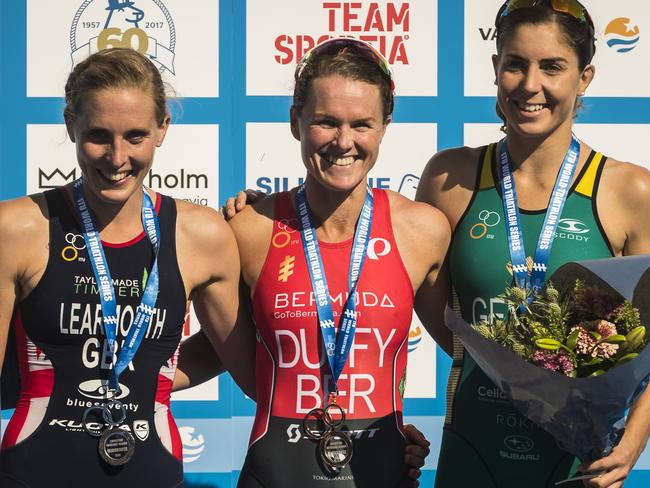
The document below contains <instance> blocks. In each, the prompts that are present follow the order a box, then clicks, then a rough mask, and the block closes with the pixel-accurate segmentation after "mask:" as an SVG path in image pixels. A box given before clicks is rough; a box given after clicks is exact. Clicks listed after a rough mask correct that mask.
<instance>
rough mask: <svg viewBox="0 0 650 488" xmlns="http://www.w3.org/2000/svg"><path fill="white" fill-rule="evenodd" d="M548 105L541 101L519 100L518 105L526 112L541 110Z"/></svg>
mask: <svg viewBox="0 0 650 488" xmlns="http://www.w3.org/2000/svg"><path fill="white" fill-rule="evenodd" d="M547 106H548V105H547V104H541V103H519V102H517V107H519V110H523V111H524V112H539V111H540V110H542V109H544V108H546V107H547Z"/></svg>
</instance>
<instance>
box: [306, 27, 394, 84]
mask: <svg viewBox="0 0 650 488" xmlns="http://www.w3.org/2000/svg"><path fill="white" fill-rule="evenodd" d="M345 51H352V52H354V53H356V54H359V55H360V56H362V57H364V58H366V59H368V60H370V61H372V62H374V63H375V64H376V65H377V66H378V67H379V69H381V71H382V72H383V73H384V74H385V75H386V76H387V77H388V79H389V80H390V89H391V91H393V90H394V89H395V84H394V82H393V75H392V73H391V71H390V67H389V65H388V61H386V58H384V56H382V54H381V53H380V52H379V51H377V50H376V49H375V48H374V47H372V46H371V45H370V44H368V43H366V42H364V41H359V40H358V39H352V38H349V37H336V38H334V39H328V40H327V41H325V42H322V43H321V44H318V45H317V46H315V47H314V48H312V49H310V50H309V51H308V52H307V53H306V54H305V55H304V56H303V57H302V58H301V59H300V61H299V62H298V65H297V66H296V74H295V77H296V80H298V79H300V77H301V76H302V73H303V71H304V70H305V67H306V66H307V65H308V64H309V62H310V61H311V60H312V59H313V58H314V56H315V55H317V54H319V55H322V54H338V53H342V52H345Z"/></svg>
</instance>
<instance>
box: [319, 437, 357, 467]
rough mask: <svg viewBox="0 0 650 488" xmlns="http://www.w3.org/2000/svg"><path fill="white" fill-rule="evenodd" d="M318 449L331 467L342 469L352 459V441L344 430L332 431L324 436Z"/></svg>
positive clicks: (325, 462)
mask: <svg viewBox="0 0 650 488" xmlns="http://www.w3.org/2000/svg"><path fill="white" fill-rule="evenodd" d="M318 450H319V453H320V457H321V459H322V460H323V463H324V464H325V465H326V466H327V467H329V468H331V469H341V468H343V467H345V466H346V465H347V464H348V463H349V462H350V460H351V459H352V441H351V440H350V438H349V437H348V436H347V435H345V434H344V433H342V432H337V431H334V432H330V433H329V434H328V435H326V436H325V437H323V438H322V439H321V440H320V443H319V445H318Z"/></svg>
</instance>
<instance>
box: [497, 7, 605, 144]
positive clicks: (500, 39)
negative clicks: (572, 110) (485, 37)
mask: <svg viewBox="0 0 650 488" xmlns="http://www.w3.org/2000/svg"><path fill="white" fill-rule="evenodd" d="M544 23H553V24H555V25H557V26H558V28H559V29H560V32H561V33H562V36H563V37H564V39H565V41H566V43H567V44H568V45H569V46H570V47H571V48H572V49H573V51H574V52H575V53H576V56H577V57H578V67H579V69H580V71H582V70H583V69H584V68H585V67H586V66H587V65H588V64H589V63H591V60H592V59H593V57H594V54H595V53H596V42H595V41H596V39H595V36H594V27H593V24H591V23H590V21H589V22H582V21H580V20H578V19H576V18H575V17H573V16H571V15H568V14H565V13H562V12H556V11H555V10H553V8H552V7H551V6H550V5H549V4H547V3H542V4H538V5H535V6H534V7H530V8H520V9H517V10H514V11H512V12H510V13H509V14H508V15H506V16H505V17H497V22H496V28H497V53H498V54H501V49H502V48H503V45H504V44H505V42H506V41H507V40H508V39H509V38H510V37H511V36H512V35H513V34H514V33H515V31H516V30H517V28H518V27H519V26H520V25H522V24H533V25H536V24H544ZM580 107H581V100H580V99H578V101H577V102H576V110H577V109H579V108H580ZM496 111H497V115H498V116H499V118H500V119H501V120H503V123H504V126H502V127H501V130H503V131H504V132H505V124H506V123H507V121H506V118H505V116H504V115H503V113H502V112H501V109H500V108H499V104H498V102H497V105H496Z"/></svg>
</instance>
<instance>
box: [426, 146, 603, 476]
mask: <svg viewBox="0 0 650 488" xmlns="http://www.w3.org/2000/svg"><path fill="white" fill-rule="evenodd" d="M496 160H497V158H496V144H491V145H490V146H488V147H487V148H484V150H483V151H482V153H481V161H480V164H479V168H478V172H477V179H476V186H475V190H474V194H473V196H472V199H471V201H470V203H469V205H468V207H467V209H466V211H465V213H464V214H463V216H462V218H461V219H460V221H459V223H458V225H457V227H456V229H455V231H454V236H453V239H452V244H451V250H450V253H451V254H450V270H451V277H452V284H453V289H454V298H455V300H454V302H455V306H456V309H457V311H459V312H460V314H461V315H462V317H463V319H464V320H466V321H467V322H469V323H471V322H478V321H480V320H482V319H486V318H487V317H488V316H490V315H491V314H494V315H496V316H502V314H505V313H506V311H507V309H506V306H505V305H504V304H503V303H502V302H501V301H500V300H499V299H498V298H496V297H497V296H498V295H500V294H502V293H503V291H504V289H505V287H506V286H507V285H510V284H512V280H513V277H512V269H511V263H510V253H509V247H508V239H507V236H506V231H505V219H504V215H503V204H502V201H501V194H500V193H501V187H500V183H499V179H498V176H497V169H496V167H497V165H496V164H495V162H496ZM605 160H606V158H605V157H603V155H602V154H600V153H597V152H593V151H592V153H591V154H590V155H589V157H588V159H587V162H586V163H585V165H584V167H583V168H582V170H581V172H580V174H579V175H578V177H577V178H576V179H575V182H574V184H573V186H572V188H571V192H570V193H569V196H568V197H567V200H566V203H565V206H564V210H563V212H562V215H561V219H560V222H559V225H558V229H557V233H556V235H555V240H554V241H553V247H552V249H551V255H550V259H549V263H548V272H547V277H550V276H551V275H552V274H553V272H554V271H555V270H556V269H557V268H558V267H559V266H561V265H562V264H564V263H566V262H567V261H576V260H578V261H579V260H584V259H596V258H604V257H610V256H612V255H613V253H612V250H611V246H610V245H609V242H608V240H607V237H606V236H605V233H604V231H603V228H602V226H601V224H600V222H599V220H598V213H597V211H596V192H597V191H598V183H599V180H600V175H601V173H602V169H603V166H604V164H605ZM545 212H546V209H542V210H535V211H529V210H525V209H520V214H521V226H522V230H523V234H524V244H525V250H526V256H527V258H526V262H527V263H528V266H529V272H530V267H531V266H532V258H531V257H530V256H532V255H533V254H534V252H535V246H536V244H537V240H538V237H539V233H540V229H541V227H542V222H543V220H544V215H545ZM574 461H575V459H574V458H573V456H571V455H569V454H567V453H566V452H564V451H562V450H561V449H560V448H559V447H558V446H557V444H556V442H555V440H554V439H553V438H552V437H551V436H550V434H547V433H546V432H545V431H543V430H542V429H541V428H539V427H537V426H536V425H534V424H533V423H532V422H531V421H530V420H528V419H527V418H526V417H523V416H522V415H521V414H519V413H518V412H517V410H515V408H514V407H513V406H512V405H511V404H510V402H509V401H507V399H506V398H505V395H504V394H503V392H502V391H500V390H499V389H498V388H497V387H496V386H495V385H494V384H493V383H492V382H491V381H490V380H489V379H488V377H487V376H486V375H485V373H483V371H482V370H481V369H480V368H479V367H478V366H477V365H476V363H475V362H474V360H473V359H472V357H471V356H470V355H469V353H467V352H466V351H465V350H464V349H463V347H462V345H461V343H460V341H458V339H457V338H454V360H453V363H452V370H451V374H450V377H449V383H448V386H447V416H446V419H445V428H444V432H443V438H442V447H441V452H440V459H439V464H438V470H437V474H436V488H465V487H468V488H471V487H481V488H521V487H525V488H546V487H549V486H553V482H554V481H557V480H561V479H565V478H566V477H567V476H568V475H569V473H570V472H571V470H572V466H573V465H574ZM563 486H569V485H563ZM576 486H582V485H576Z"/></svg>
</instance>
